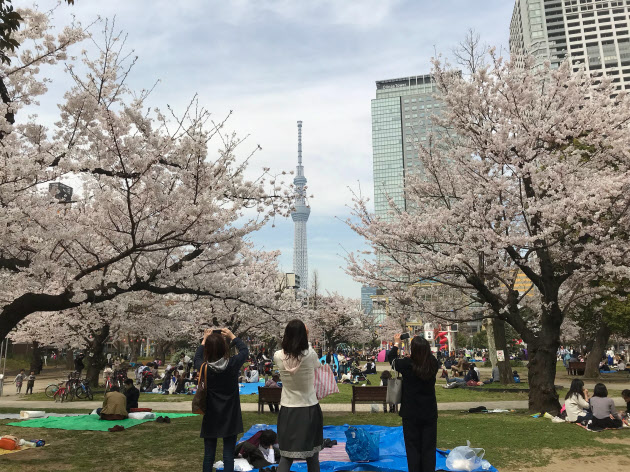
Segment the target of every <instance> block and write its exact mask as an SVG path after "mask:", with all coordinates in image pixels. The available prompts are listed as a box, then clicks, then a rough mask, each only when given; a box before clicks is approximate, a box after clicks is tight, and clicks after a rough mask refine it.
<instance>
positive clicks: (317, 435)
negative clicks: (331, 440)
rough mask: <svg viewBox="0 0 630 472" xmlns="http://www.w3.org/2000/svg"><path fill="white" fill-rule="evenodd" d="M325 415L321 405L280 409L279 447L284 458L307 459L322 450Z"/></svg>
mask: <svg viewBox="0 0 630 472" xmlns="http://www.w3.org/2000/svg"><path fill="white" fill-rule="evenodd" d="M323 443H324V415H323V414H322V409H321V408H320V406H319V403H318V404H316V405H313V406H305V407H286V406H283V407H282V408H280V413H279V414H278V447H279V449H280V454H282V457H287V458H290V459H306V458H308V457H312V456H313V455H315V454H317V453H318V452H319V451H321V450H322V445H323Z"/></svg>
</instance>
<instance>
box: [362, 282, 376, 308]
mask: <svg viewBox="0 0 630 472" xmlns="http://www.w3.org/2000/svg"><path fill="white" fill-rule="evenodd" d="M377 290H378V289H377V288H376V287H367V286H365V285H364V286H362V287H361V309H362V310H363V312H364V313H370V312H371V311H372V296H373V295H376V291H377Z"/></svg>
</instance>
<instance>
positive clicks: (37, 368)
mask: <svg viewBox="0 0 630 472" xmlns="http://www.w3.org/2000/svg"><path fill="white" fill-rule="evenodd" d="M43 355H44V353H43V351H42V350H41V348H40V345H39V343H38V342H37V341H33V359H32V360H31V371H32V372H35V375H39V374H41V372H42V367H43V364H44V361H43V357H42V356H43Z"/></svg>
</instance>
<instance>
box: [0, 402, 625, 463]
mask: <svg viewBox="0 0 630 472" xmlns="http://www.w3.org/2000/svg"><path fill="white" fill-rule="evenodd" d="M2 411H3V412H4V411H8V410H2ZM14 411H17V410H14ZM275 419H276V417H275V416H273V415H271V414H265V415H257V414H256V413H244V414H243V421H244V426H245V430H247V429H248V428H249V427H250V426H251V425H253V424H257V423H266V422H270V423H274V422H275ZM9 422H11V420H0V434H12V435H16V436H18V437H26V438H30V439H33V438H42V439H45V440H46V441H47V443H49V444H50V446H49V447H46V448H43V449H34V450H27V451H24V452H19V453H16V454H10V455H7V456H3V457H2V458H1V459H0V461H2V470H3V471H7V472H9V471H14V472H18V471H20V472H25V471H26V472H28V471H42V470H64V471H82V472H83V471H86V470H90V472H99V471H108V472H109V471H112V470H116V471H130V472H131V471H138V472H139V471H146V470H157V469H163V470H168V469H170V468H173V467H177V469H178V470H199V469H200V466H201V461H202V455H203V443H202V441H201V439H199V429H200V423H201V418H200V417H191V418H181V419H177V420H173V422H172V423H171V424H170V425H169V424H158V423H145V424H142V425H139V426H136V427H134V428H131V429H129V430H127V431H123V432H121V433H116V434H111V433H106V432H90V431H85V432H79V431H61V430H52V429H31V428H28V429H26V428H18V427H9V426H5V425H6V423H9ZM324 422H325V424H327V425H343V424H381V425H385V426H400V424H401V422H400V418H399V417H398V416H397V415H392V414H382V413H378V414H369V413H364V414H357V415H349V414H325V417H324ZM629 439H630V430H619V431H605V432H603V433H598V434H595V433H590V432H587V431H584V430H583V429H581V428H579V427H577V426H575V425H570V424H554V423H551V421H549V420H546V419H532V418H530V417H529V416H528V415H527V414H526V413H508V414H487V415H483V414H477V415H469V414H459V413H454V412H448V413H441V414H440V418H439V421H438V447H440V448H445V449H446V448H453V447H455V446H458V445H463V444H465V443H466V440H470V441H471V442H472V445H473V446H474V447H482V448H484V449H485V450H486V458H487V459H488V460H489V461H490V462H491V463H492V464H493V465H495V466H496V467H497V468H498V469H499V470H502V471H506V470H518V467H517V466H518V465H519V464H520V465H521V466H524V465H526V466H528V467H533V466H540V465H545V464H547V463H548V462H549V461H550V459H551V458H552V457H553V456H558V455H560V456H564V457H568V456H569V455H570V456H572V457H576V456H579V455H583V456H592V455H607V454H617V455H619V454H620V455H622V456H624V457H630V448H629V447H623V446H621V445H620V444H619V443H617V444H614V443H611V442H609V443H605V442H601V440H616V441H624V443H626V444H628V443H627V441H628V440H629ZM88 444H90V445H93V446H94V447H86V445H88ZM219 458H220V457H218V458H217V460H218V459H219ZM165 468H166V469H165Z"/></svg>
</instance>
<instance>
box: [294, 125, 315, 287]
mask: <svg viewBox="0 0 630 472" xmlns="http://www.w3.org/2000/svg"><path fill="white" fill-rule="evenodd" d="M297 126H298V165H297V172H296V176H295V178H294V179H293V184H294V185H295V210H294V211H293V212H292V213H291V218H293V223H294V227H295V228H294V230H295V236H294V240H293V272H295V275H296V276H298V277H299V281H300V291H301V293H302V294H304V292H305V291H306V290H308V246H307V244H306V222H307V221H308V217H309V215H310V214H311V209H310V207H308V206H306V195H305V192H306V190H305V189H304V187H305V186H306V177H304V166H303V165H302V122H301V121H298V122H297Z"/></svg>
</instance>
